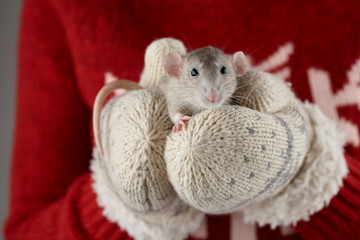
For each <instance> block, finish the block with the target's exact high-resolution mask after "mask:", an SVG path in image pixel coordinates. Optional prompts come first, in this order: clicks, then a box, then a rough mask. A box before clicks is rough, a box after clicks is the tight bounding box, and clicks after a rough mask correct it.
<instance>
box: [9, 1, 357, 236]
mask: <svg viewBox="0 0 360 240" xmlns="http://www.w3.org/2000/svg"><path fill="white" fill-rule="evenodd" d="M154 2H156V3H154ZM183 2H184V1H181V0H170V1H165V0H161V1H149V0H146V1H138V0H133V1H125V0H124V1H121V0H106V1H97V0H86V1H85V0H73V1H61V0H26V1H25V2H24V7H23V13H22V24H21V28H20V43H19V66H18V70H19V73H18V88H17V93H18V95H17V96H18V97H17V111H16V132H15V142H14V149H13V158H12V169H11V200H10V215H9V217H8V219H7V222H6V225H5V228H4V229H5V235H6V236H7V238H8V239H36V240H38V239H130V237H129V236H128V235H127V233H126V232H125V231H123V230H122V229H121V227H119V226H117V225H116V224H114V223H110V222H109V221H108V220H107V219H106V218H105V217H104V216H102V209H101V208H99V207H98V206H97V203H96V196H95V193H94V192H93V190H92V187H91V183H92V180H91V177H90V173H89V160H90V159H91V149H92V133H91V124H90V122H91V109H92V105H93V102H94V99H95V96H96V94H97V92H98V91H99V89H100V88H101V87H102V86H103V84H104V72H107V71H110V72H112V73H114V74H115V75H117V76H118V77H120V78H124V79H131V80H134V81H138V80H139V76H140V72H141V70H142V67H143V61H144V60H143V59H144V51H145V49H146V46H147V45H148V44H149V43H150V42H151V41H153V40H154V39H157V38H161V37H174V38H177V39H180V40H182V41H183V42H184V43H185V44H186V45H188V47H191V48H198V47H202V46H206V45H213V46H216V47H224V48H225V51H226V52H228V53H233V52H235V51H237V50H242V51H244V52H245V54H247V55H249V56H251V58H252V60H253V64H254V65H259V64H260V63H261V62H263V61H264V60H266V59H268V60H269V61H268V62H270V63H271V62H277V63H280V62H282V61H281V60H276V59H275V60H274V59H273V60H271V57H270V56H272V54H273V53H276V52H277V50H278V48H279V47H280V46H284V45H286V44H289V43H290V45H291V46H292V47H293V50H291V51H289V53H288V56H289V59H288V60H287V61H285V62H283V63H282V66H281V67H284V68H286V69H288V70H289V69H290V75H289V74H287V78H288V80H289V81H291V82H292V86H293V89H294V91H295V92H296V94H297V96H299V97H300V98H301V99H302V100H305V99H309V100H310V101H313V102H318V103H319V105H320V107H321V108H322V109H323V111H324V112H325V114H327V115H329V116H330V117H332V118H333V119H334V120H336V121H338V122H339V123H340V126H341V127H342V128H343V129H344V130H345V131H347V132H348V133H350V136H351V138H350V140H349V142H348V144H347V146H346V159H347V163H348V167H349V169H350V173H349V174H348V175H347V177H346V178H345V179H344V186H343V187H342V188H341V190H340V192H339V194H338V195H337V196H335V197H334V198H333V199H332V201H331V203H330V205H329V206H328V207H326V208H324V209H323V210H322V211H320V212H318V213H315V214H314V215H312V216H311V219H310V221H308V222H300V223H298V225H297V226H296V228H295V230H296V232H297V233H296V234H295V235H293V236H291V238H292V239H329V238H337V239H356V238H359V236H360V217H359V213H360V147H359V145H360V143H359V138H360V135H359V129H360V122H359V120H358V119H359V118H360V110H359V109H360V95H356V93H357V92H359V89H360V62H359V61H360V60H359V58H360V25H359V23H360V14H359V11H358V10H359V8H360V5H359V3H358V1H357V0H349V1H340V0H339V1H322V2H320V1H309V2H308V3H305V2H304V1H303V2H297V3H296V5H293V4H294V3H295V2H292V1H288V2H285V1H276V0H275V1H260V0H253V1H251V2H245V1H244V2H242V1H230V0H221V1H220V0H219V1H216V0H212V1H195V0H193V1H187V3H188V4H187V5H185V4H183ZM279 51H280V50H279ZM280 52H281V51H280ZM280 55H281V54H280ZM283 55H284V54H283ZM357 61H358V62H357ZM357 63H358V64H357ZM356 64H357V65H356ZM281 67H279V66H272V67H270V68H269V69H271V70H272V71H277V70H279V69H280V70H281V69H282V68H281ZM314 72H315V73H322V75H321V76H322V80H323V82H322V83H321V84H319V82H318V81H317V78H316V77H314V74H313V73H314ZM319 76H320V75H319ZM326 83H328V84H329V85H326ZM350 83H354V84H352V85H351V84H350ZM326 86H328V88H326ZM347 86H350V87H349V88H347ZM347 89H350V90H347ZM356 91H357V92H356ZM326 97H327V98H326ZM344 99H345V100H344ZM229 219H230V217H229V216H227V215H225V216H215V217H214V216H211V217H208V236H209V237H208V239H225V240H226V239H230V228H231V227H236V226H230V220H229ZM257 234H258V239H285V237H283V236H281V234H280V232H279V230H275V231H271V230H270V229H269V228H268V227H264V228H258V231H257ZM289 238H290V237H289Z"/></svg>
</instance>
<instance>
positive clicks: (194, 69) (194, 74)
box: [191, 68, 199, 77]
mask: <svg viewBox="0 0 360 240" xmlns="http://www.w3.org/2000/svg"><path fill="white" fill-rule="evenodd" d="M191 76H193V77H196V76H199V72H198V71H197V70H196V68H193V69H192V70H191Z"/></svg>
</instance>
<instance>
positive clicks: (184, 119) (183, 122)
mask: <svg viewBox="0 0 360 240" xmlns="http://www.w3.org/2000/svg"><path fill="white" fill-rule="evenodd" d="M190 119H191V117H189V116H184V117H182V118H181V119H180V120H179V121H177V123H175V125H174V126H173V129H172V132H173V133H176V132H179V131H181V129H182V127H184V128H185V127H186V122H187V121H189V120H190Z"/></svg>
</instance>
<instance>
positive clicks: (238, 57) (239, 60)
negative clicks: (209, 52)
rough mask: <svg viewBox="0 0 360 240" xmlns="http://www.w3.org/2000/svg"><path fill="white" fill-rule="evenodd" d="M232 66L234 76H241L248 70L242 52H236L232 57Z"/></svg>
mask: <svg viewBox="0 0 360 240" xmlns="http://www.w3.org/2000/svg"><path fill="white" fill-rule="evenodd" d="M231 61H232V64H233V67H234V70H235V75H236V76H240V75H243V74H244V73H245V72H246V71H247V70H248V65H247V63H246V58H245V55H244V53H243V52H242V51H239V52H236V53H234V54H233V55H232V59H231Z"/></svg>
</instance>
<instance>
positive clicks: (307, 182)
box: [244, 103, 348, 228]
mask: <svg viewBox="0 0 360 240" xmlns="http://www.w3.org/2000/svg"><path fill="white" fill-rule="evenodd" d="M304 109H305V111H306V112H307V114H308V115H309V119H310V124H311V125H312V127H313V131H314V136H313V141H312V142H311V143H310V149H309V151H308V153H307V154H306V157H305V159H304V163H303V165H302V167H301V168H300V170H299V172H298V173H297V175H296V176H295V177H294V179H293V180H292V181H291V182H290V183H289V184H288V185H287V186H286V188H285V189H284V190H283V191H282V192H280V193H279V194H278V195H276V196H274V197H272V198H271V199H267V200H266V201H263V202H261V203H259V204H255V205H252V206H251V207H249V208H246V209H244V214H245V220H246V221H250V222H257V223H258V224H259V225H260V226H263V225H266V224H270V225H271V227H272V228H275V227H277V226H281V225H285V226H288V225H290V224H294V225H296V223H297V222H298V221H301V220H305V221H306V220H308V219H309V217H310V215H312V214H314V213H316V212H318V211H320V210H321V209H322V208H324V207H325V206H326V205H328V204H329V202H330V200H331V199H332V198H333V196H335V195H336V194H337V193H338V191H339V188H340V186H341V185H342V179H343V178H344V176H345V175H346V174H347V173H348V168H347V165H346V161H345V158H344V155H343V145H344V143H345V137H344V135H343V134H342V133H340V132H339V131H338V130H337V129H336V127H335V124H334V123H333V122H332V121H330V120H329V119H328V118H326V117H325V116H324V114H323V113H322V112H321V111H320V109H319V108H318V107H317V106H315V105H312V104H310V103H305V104H304Z"/></svg>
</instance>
